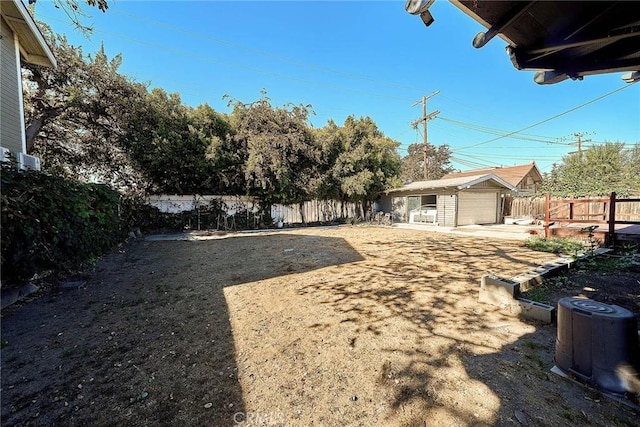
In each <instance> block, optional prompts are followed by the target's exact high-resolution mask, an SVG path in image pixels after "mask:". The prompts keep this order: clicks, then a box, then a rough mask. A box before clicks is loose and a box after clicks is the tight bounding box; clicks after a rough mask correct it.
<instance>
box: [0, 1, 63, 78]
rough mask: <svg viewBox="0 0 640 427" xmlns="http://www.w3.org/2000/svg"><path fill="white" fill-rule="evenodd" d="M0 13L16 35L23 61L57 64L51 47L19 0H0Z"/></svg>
mask: <svg viewBox="0 0 640 427" xmlns="http://www.w3.org/2000/svg"><path fill="white" fill-rule="evenodd" d="M0 14H2V19H4V20H5V21H6V22H7V25H9V27H10V28H11V30H12V31H13V32H14V33H15V34H17V35H18V41H19V45H20V54H21V55H22V56H23V58H24V60H25V61H27V62H29V63H31V64H37V65H44V66H46V67H55V66H57V63H56V58H55V56H53V52H52V51H51V48H50V47H49V45H48V44H47V42H46V41H45V39H44V36H43V35H42V33H41V32H40V30H39V29H38V26H37V25H36V23H35V21H34V20H33V18H32V17H31V15H30V14H29V11H28V10H27V8H26V7H25V5H24V4H23V3H22V2H21V1H20V0H2V1H0Z"/></svg>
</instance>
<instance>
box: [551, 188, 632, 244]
mask: <svg viewBox="0 0 640 427" xmlns="http://www.w3.org/2000/svg"><path fill="white" fill-rule="evenodd" d="M544 206H545V208H544V230H545V237H551V229H550V227H551V225H553V224H555V223H557V224H580V225H584V226H589V225H596V226H597V225H598V224H606V225H607V230H608V235H607V239H608V242H609V244H610V245H612V246H614V245H615V240H616V224H640V209H639V206H640V198H628V199H626V198H617V197H616V193H611V195H610V196H609V197H603V198H582V199H574V198H572V197H571V198H563V199H553V198H551V197H550V196H549V195H548V194H547V195H546V196H545V198H544Z"/></svg>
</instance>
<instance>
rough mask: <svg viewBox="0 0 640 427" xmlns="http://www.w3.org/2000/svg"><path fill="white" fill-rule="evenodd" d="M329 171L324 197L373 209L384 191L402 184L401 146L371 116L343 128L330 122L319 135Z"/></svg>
mask: <svg viewBox="0 0 640 427" xmlns="http://www.w3.org/2000/svg"><path fill="white" fill-rule="evenodd" d="M317 138H318V139H319V145H320V146H321V147H322V149H323V156H324V159H325V162H326V163H325V171H324V173H323V181H324V184H323V185H322V186H321V187H320V188H321V192H320V194H321V195H322V196H325V197H332V198H337V199H339V200H343V201H351V202H356V203H358V204H360V206H361V207H362V208H363V210H364V209H367V208H369V207H370V206H371V204H372V202H373V201H375V200H376V199H377V197H378V196H379V195H380V193H381V192H382V191H384V190H385V189H388V188H392V187H395V186H398V185H399V184H400V181H399V178H398V176H399V174H400V156H399V155H398V154H397V152H396V149H397V147H398V145H399V144H398V143H397V142H396V141H394V140H392V139H391V138H388V137H386V136H385V135H384V134H383V133H382V131H380V130H379V129H378V127H377V125H376V124H375V122H374V121H373V120H372V119H371V118H369V117H362V118H358V119H356V118H355V117H352V116H350V117H348V118H347V119H346V120H345V122H344V125H343V126H342V127H338V126H336V124H335V123H333V122H332V121H330V122H329V123H328V124H327V126H326V127H325V128H323V129H320V130H319V131H318V132H317Z"/></svg>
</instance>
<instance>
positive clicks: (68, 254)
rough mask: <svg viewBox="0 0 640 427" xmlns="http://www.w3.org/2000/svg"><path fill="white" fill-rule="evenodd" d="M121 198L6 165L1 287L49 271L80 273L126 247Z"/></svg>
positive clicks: (104, 189)
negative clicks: (112, 250)
mask: <svg viewBox="0 0 640 427" xmlns="http://www.w3.org/2000/svg"><path fill="white" fill-rule="evenodd" d="M119 198H120V196H119V193H118V192H116V191H114V190H112V189H111V188H109V187H108V186H106V185H101V184H81V183H78V182H75V181H71V180H68V179H64V178H61V177H56V176H50V175H46V174H43V173H40V172H32V171H28V172H18V171H16V170H15V168H14V167H12V166H3V167H2V175H1V210H2V216H1V223H0V226H1V235H2V242H1V243H2V249H1V261H2V267H1V268H2V287H3V288H7V287H11V286H13V285H16V284H19V283H20V282H22V281H25V280H29V279H30V278H32V277H33V276H34V274H36V273H42V272H44V271H47V270H56V271H70V270H73V269H76V268H78V267H80V266H81V265H82V264H84V263H87V262H92V261H93V260H95V259H96V258H97V257H98V256H100V255H101V254H103V253H104V252H106V251H107V250H109V249H110V248H112V247H113V246H115V245H116V244H117V243H119V242H121V241H122V240H123V238H124V237H125V233H124V232H123V230H122V227H121V226H120V220H119V215H118V204H119Z"/></svg>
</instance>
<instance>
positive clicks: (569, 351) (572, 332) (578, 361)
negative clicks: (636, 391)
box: [555, 297, 639, 393]
mask: <svg viewBox="0 0 640 427" xmlns="http://www.w3.org/2000/svg"><path fill="white" fill-rule="evenodd" d="M555 359H556V365H557V366H558V368H560V369H562V370H563V371H565V372H566V373H571V374H574V375H576V376H577V377H579V378H580V379H582V380H584V381H587V382H589V383H591V384H593V385H595V386H597V387H600V388H602V389H604V390H606V391H610V392H613V393H624V392H626V391H628V390H626V387H625V382H624V381H623V380H622V379H621V378H620V377H619V376H618V374H617V373H616V368H618V367H619V366H622V365H630V366H633V367H635V368H637V367H638V363H639V361H638V331H637V321H636V316H635V315H634V314H633V313H632V312H630V311H629V310H627V309H625V308H622V307H619V306H617V305H610V304H603V303H601V302H598V301H594V300H590V299H587V298H579V297H571V298H562V299H561V300H560V301H559V302H558V338H557V340H556V355H555Z"/></svg>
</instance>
